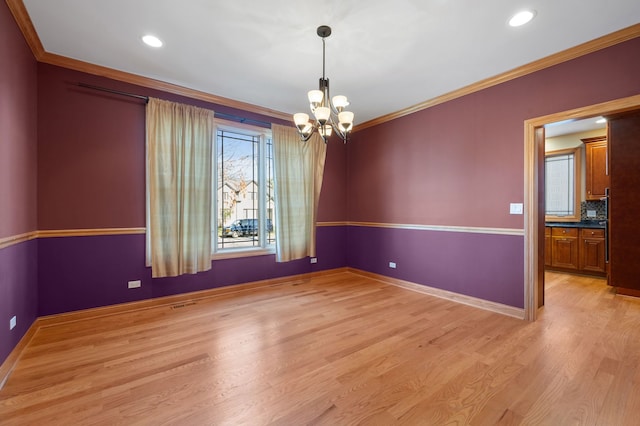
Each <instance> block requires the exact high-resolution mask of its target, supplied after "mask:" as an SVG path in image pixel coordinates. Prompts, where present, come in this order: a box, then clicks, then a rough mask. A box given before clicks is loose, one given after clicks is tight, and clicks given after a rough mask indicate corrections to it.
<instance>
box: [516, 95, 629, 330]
mask: <svg viewBox="0 0 640 426" xmlns="http://www.w3.org/2000/svg"><path fill="white" fill-rule="evenodd" d="M636 109H640V95H636V96H631V97H628V98H623V99H618V100H614V101H610V102H604V103H601V104H596V105H591V106H588V107H583V108H578V109H573V110H569V111H564V112H559V113H555V114H550V115H546V116H542V117H538V118H533V119H530V120H526V121H525V123H524V125H525V141H524V144H525V146H524V154H525V159H524V160H525V161H524V163H525V164H524V166H525V167H524V169H525V176H524V181H525V188H524V190H525V191H524V192H525V194H524V195H525V196H524V204H525V209H524V245H525V247H524V299H525V300H524V307H525V319H526V320H528V321H535V320H536V318H537V313H538V307H539V306H541V305H542V302H543V300H540V298H544V294H543V293H542V292H539V288H544V258H542V259H541V257H540V255H539V254H540V253H541V252H542V250H540V244H544V226H543V225H544V208H543V205H544V203H542V200H541V194H544V188H541V187H540V186H541V183H542V182H543V179H542V176H543V175H544V131H543V127H544V126H545V125H546V124H550V123H556V122H560V121H564V120H576V119H584V118H590V117H595V116H598V115H608V114H615V113H620V112H626V111H632V110H636ZM541 174H542V176H541ZM541 263H542V264H541ZM541 286H542V287H541Z"/></svg>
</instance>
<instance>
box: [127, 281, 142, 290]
mask: <svg viewBox="0 0 640 426" xmlns="http://www.w3.org/2000/svg"><path fill="white" fill-rule="evenodd" d="M141 286H142V282H140V280H136V281H129V288H140V287H141Z"/></svg>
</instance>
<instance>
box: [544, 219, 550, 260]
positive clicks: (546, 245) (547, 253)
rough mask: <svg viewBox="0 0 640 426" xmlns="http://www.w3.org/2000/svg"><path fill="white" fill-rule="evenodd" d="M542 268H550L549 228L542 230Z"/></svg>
mask: <svg viewBox="0 0 640 426" xmlns="http://www.w3.org/2000/svg"><path fill="white" fill-rule="evenodd" d="M544 266H551V227H549V226H546V227H545V228H544Z"/></svg>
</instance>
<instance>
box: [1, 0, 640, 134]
mask: <svg viewBox="0 0 640 426" xmlns="http://www.w3.org/2000/svg"><path fill="white" fill-rule="evenodd" d="M6 3H7V5H8V6H9V9H10V10H11V13H12V14H13V16H14V18H15V20H16V22H17V23H18V27H19V28H20V30H21V31H22V34H23V35H24V37H25V39H26V41H27V44H28V45H29V47H30V48H31V51H32V52H33V55H34V56H35V58H36V60H37V61H39V62H43V63H47V64H51V65H57V66H60V67H64V68H69V69H73V70H76V71H82V72H85V73H87V74H93V75H99V76H103V77H107V78H111V79H114V80H118V81H122V82H126V83H131V84H136V85H139V86H143V87H148V88H151V89H157V90H162V91H165V92H169V93H173V94H176V95H182V96H187V97H190V98H193V99H198V100H202V101H206V102H211V103H215V104H218V105H224V106H228V107H231V108H236V109H240V110H243V111H247V112H252V113H256V114H260V115H264V116H267V117H273V118H277V119H280V120H285V121H287V122H290V121H291V115H290V114H288V113H284V112H281V111H276V110H272V109H269V108H265V107H261V106H257V105H253V104H249V103H245V102H241V101H236V100H233V99H229V98H223V97H221V96H216V95H213V94H210V93H206V92H202V91H199V90H195V89H189V88H186V87H183V86H179V85H176V84H171V83H166V82H163V81H159V80H155V79H151V78H148V77H142V76H139V75H136V74H131V73H127V72H124V71H118V70H114V69H111V68H107V67H102V66H99V65H94V64H90V63H88V62H83V61H79V60H76V59H71V58H67V57H64V56H61V55H56V54H52V53H49V52H45V50H44V47H43V45H42V43H41V41H40V38H39V37H38V34H37V32H36V30H35V27H34V26H33V22H31V18H30V17H29V14H28V13H27V10H26V8H25V6H24V3H23V1H22V0H6ZM636 37H640V24H635V25H632V26H630V27H627V28H624V29H622V30H619V31H616V32H613V33H611V34H607V35H605V36H602V37H599V38H597V39H595V40H591V41H588V42H586V43H582V44H580V45H578V46H575V47H572V48H570V49H566V50H563V51H561V52H558V53H555V54H553V55H550V56H547V57H545V58H542V59H540V60H537V61H534V62H531V63H529V64H525V65H523V66H520V67H518V68H514V69H513V70H511V71H507V72H504V73H501V74H498V75H496V76H493V77H489V78H486V79H484V80H480V81H478V82H476V83H473V84H470V85H468V86H465V87H463V88H460V89H458V90H454V91H452V92H449V93H445V94H444V95H441V96H437V97H435V98H432V99H429V100H426V101H424V102H420V103H419V104H416V105H413V106H410V107H408V108H404V109H402V110H399V111H396V112H393V113H390V114H386V115H383V116H381V117H378V118H374V119H373V120H369V121H366V122H364V123H361V124H358V125H357V126H355V127H354V130H353V131H354V132H356V131H360V130H364V129H366V128H369V127H373V126H377V125H379V124H383V123H386V122H388V121H392V120H395V119H397V118H400V117H404V116H406V115H409V114H413V113H414V112H418V111H422V110H424V109H427V108H431V107H433V106H436V105H439V104H442V103H445V102H448V101H451V100H454V99H457V98H460V97H462V96H466V95H469V94H472V93H475V92H479V91H480V90H484V89H487V88H489V87H493V86H496V85H498V84H501V83H504V82H507V81H510V80H514V79H516V78H519V77H523V76H525V75H528V74H532V73H534V72H536V71H540V70H543V69H545V68H549V67H552V66H554V65H558V64H561V63H563V62H567V61H570V60H572V59H575V58H578V57H580V56H584V55H587V54H589V53H593V52H596V51H598V50H602V49H605V48H607V47H611V46H614V45H616V44H619V43H622V42H625V41H628V40H631V39H634V38H636Z"/></svg>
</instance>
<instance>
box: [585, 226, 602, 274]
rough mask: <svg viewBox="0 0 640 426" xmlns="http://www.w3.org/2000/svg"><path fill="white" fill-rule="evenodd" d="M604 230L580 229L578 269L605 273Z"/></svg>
mask: <svg viewBox="0 0 640 426" xmlns="http://www.w3.org/2000/svg"><path fill="white" fill-rule="evenodd" d="M604 252H605V239H604V229H587V228H583V229H580V269H581V270H583V271H591V272H606V271H607V270H606V264H605V253H604Z"/></svg>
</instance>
